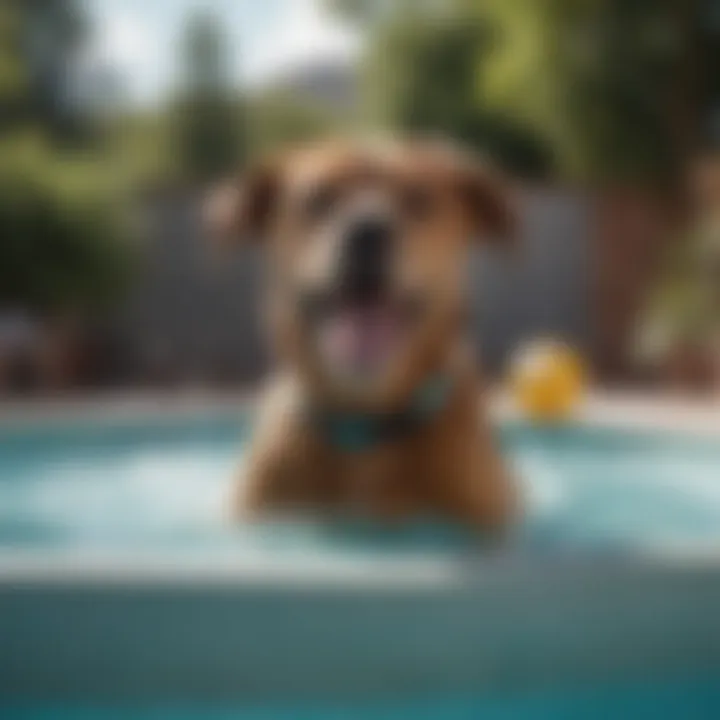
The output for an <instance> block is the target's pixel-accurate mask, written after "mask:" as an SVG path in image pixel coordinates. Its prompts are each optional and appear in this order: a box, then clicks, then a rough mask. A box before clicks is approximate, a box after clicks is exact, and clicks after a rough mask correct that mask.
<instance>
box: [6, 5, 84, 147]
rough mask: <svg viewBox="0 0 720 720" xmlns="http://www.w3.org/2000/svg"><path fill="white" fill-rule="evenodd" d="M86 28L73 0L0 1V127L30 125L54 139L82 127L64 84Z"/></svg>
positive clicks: (69, 84)
mask: <svg viewBox="0 0 720 720" xmlns="http://www.w3.org/2000/svg"><path fill="white" fill-rule="evenodd" d="M86 31H87V26H86V23H85V18H84V15H83V12H82V9H81V5H80V3H79V2H78V1H77V0H6V2H4V3H2V4H1V5H0V108H2V114H1V115H0V130H4V131H8V130H12V129H14V128H17V127H19V126H23V125H27V124H29V123H32V124H34V125H36V126H41V127H42V128H43V129H44V130H45V131H46V132H48V133H50V134H51V135H52V136H53V137H54V138H55V139H67V138H71V137H73V136H76V135H77V134H78V133H81V132H82V130H83V124H84V118H83V113H82V108H81V107H80V106H78V105H77V104H76V103H74V102H73V100H72V98H71V95H70V88H72V86H73V75H74V73H75V71H76V63H75V60H76V57H77V53H78V52H79V51H80V49H81V47H82V44H83V42H84V38H85V36H86Z"/></svg>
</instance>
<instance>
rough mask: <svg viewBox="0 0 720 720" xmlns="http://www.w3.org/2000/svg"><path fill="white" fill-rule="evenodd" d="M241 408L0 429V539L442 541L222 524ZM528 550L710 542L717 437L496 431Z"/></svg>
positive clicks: (390, 533) (719, 467)
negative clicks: (515, 482)
mask: <svg viewBox="0 0 720 720" xmlns="http://www.w3.org/2000/svg"><path fill="white" fill-rule="evenodd" d="M247 433H248V422H247V419H246V418H244V417H243V416H240V415H238V416H237V417H232V416H225V417H212V418H207V417H198V418H195V419H189V420H188V419H178V420H175V421H168V420H164V421H162V422H152V423H151V422H148V421H146V420H144V421H140V420H138V421H129V422H124V423H122V424H115V425H111V426H99V425H98V426H87V425H85V426H83V425H70V426H57V425H52V426H51V425H48V426H38V427H32V428H25V429H17V430H9V429H2V430H0V544H2V545H6V546H7V545H13V546H17V545H34V546H37V545H53V546H92V547H103V546H115V547H117V546H122V547H125V546H135V545H139V546H151V545H152V546H166V547H168V546H178V547H179V546H188V545H192V546H196V547H202V546H204V545H209V546H217V545H218V544H224V545H227V546H228V547H233V548H242V547H243V546H245V545H248V544H252V545H257V544H260V545H263V546H266V545H268V544H270V545H272V546H274V547H278V548H281V547H283V545H285V546H287V547H294V548H297V547H299V546H300V547H306V548H307V547H308V546H312V547H316V548H318V547H323V546H326V545H333V546H337V545H338V544H342V543H344V542H349V543H350V544H353V543H357V542H367V541H371V542H376V543H378V542H379V543H380V544H382V545H384V546H388V547H392V546H398V547H405V548H408V547H409V548H415V547H419V546H420V545H422V544H426V545H428V544H429V545H430V546H432V547H438V548H447V547H454V546H456V545H457V544H458V543H460V544H462V542H464V539H463V538H464V536H463V533H461V532H460V531H458V530H457V529H456V528H455V529H454V528H450V527H447V526H442V525H439V524H437V523H425V522H423V523H420V524H418V525H413V526H405V527H403V528H402V529H396V528H393V529H381V528H378V527H373V528H372V529H371V530H370V531H368V528H366V527H364V526H362V525H357V526H355V527H349V526H344V527H343V528H341V529H338V528H334V529H333V528H327V527H322V528H321V527H318V526H315V525H294V526H290V525H288V526H285V527H277V526H276V527H273V528H272V529H271V530H263V529H258V528H253V529H252V530H250V529H248V528H243V527H233V526H232V525H231V524H229V523H228V522H226V520H225V519H224V518H225V514H224V513H225V510H226V505H227V499H228V497H229V495H230V489H231V482H232V478H233V475H234V473H235V471H236V469H237V465H238V463H239V462H241V459H242V451H243V441H244V438H246V437H247ZM499 439H500V441H501V442H502V444H503V447H504V448H505V451H506V453H507V455H508V457H509V459H510V462H511V463H512V464H513V466H514V467H515V470H516V473H517V476H518V478H519V479H520V482H521V488H522V493H523V498H524V502H525V508H526V512H525V517H524V520H523V522H522V523H521V525H520V526H519V527H518V528H517V538H518V541H519V542H520V543H523V544H524V545H525V546H527V547H532V548H535V549H544V548H551V549H553V550H554V549H573V548H588V547H589V548H616V547H620V548H627V547H645V546H653V545H655V544H658V543H686V542H702V543H711V544H715V543H717V544H720V447H719V446H718V444H714V443H712V442H711V441H709V440H708V441H702V440H694V439H683V438H680V437H674V436H671V435H652V434H641V433H638V434H633V433H622V432H615V431H610V430H590V429H582V428H578V427H574V428H573V427H565V428H546V429H533V428H529V427H526V426H522V425H514V426H511V427H506V428H504V429H503V430H502V431H499Z"/></svg>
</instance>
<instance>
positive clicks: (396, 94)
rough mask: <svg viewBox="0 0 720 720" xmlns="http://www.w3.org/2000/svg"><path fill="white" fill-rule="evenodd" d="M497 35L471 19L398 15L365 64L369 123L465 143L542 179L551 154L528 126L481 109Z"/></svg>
mask: <svg viewBox="0 0 720 720" xmlns="http://www.w3.org/2000/svg"><path fill="white" fill-rule="evenodd" d="M491 31H492V27H491V26H490V25H489V24H488V23H487V22H486V21H485V20H484V19H483V18H481V17H478V16H476V15H475V14H468V13H464V12H461V13H451V12H446V13H442V14H437V13H434V14H433V13H429V12H416V13H414V14H412V15H411V16H408V15H407V14H403V15H402V16H400V15H398V16H397V17H396V18H395V19H394V20H393V21H391V22H388V23H386V24H385V25H384V26H383V27H382V28H381V29H380V30H379V32H378V33H377V35H376V36H375V38H374V42H373V44H372V47H371V50H370V54H369V58H368V64H367V86H368V101H369V105H370V108H371V115H372V116H373V118H374V119H375V120H376V121H379V122H380V123H381V124H382V125H384V126H388V127H390V128H394V129H400V130H405V131H410V132H414V133H431V134H432V133H438V134H442V135H448V136H451V137H455V138H458V139H460V140H461V141H463V142H465V143H467V144H469V145H471V146H474V147H476V148H478V149H480V150H483V151H485V152H486V153H487V154H489V155H491V156H493V157H495V158H496V159H498V160H499V161H500V162H501V163H503V164H505V165H506V166H509V167H510V168H512V169H513V170H515V171H517V172H519V173H522V174H527V175H533V176H535V175H542V174H544V173H545V172H547V170H548V169H549V166H550V165H551V157H550V153H549V151H548V149H547V147H545V146H544V145H543V144H542V143H541V142H540V141H539V139H538V137H537V136H536V134H535V133H534V132H533V130H532V125H531V124H530V123H522V122H517V121H515V120H513V119H512V116H511V115H510V114H509V113H506V112H500V111H498V110H497V109H496V108H494V107H492V106H491V105H489V104H487V103H484V102H482V101H481V92H480V90H481V88H479V87H478V82H479V77H480V76H479V73H478V67H479V66H480V65H481V64H482V62H483V59H484V58H485V56H486V55H487V54H488V53H489V52H490V51H491V49H492V46H493V42H494V38H493V36H492V32H491Z"/></svg>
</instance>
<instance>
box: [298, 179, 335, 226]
mask: <svg viewBox="0 0 720 720" xmlns="http://www.w3.org/2000/svg"><path fill="white" fill-rule="evenodd" d="M337 200H338V192H337V190H336V188H333V187H329V186H321V187H317V188H315V189H313V190H312V192H310V193H309V194H308V196H307V198H306V199H305V204H304V207H303V213H304V215H305V217H306V218H307V219H308V220H311V221H318V220H322V219H323V218H325V217H327V216H328V215H329V214H330V213H331V212H332V210H333V208H334V207H335V204H336V203H337Z"/></svg>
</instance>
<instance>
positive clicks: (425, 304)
mask: <svg viewBox="0 0 720 720" xmlns="http://www.w3.org/2000/svg"><path fill="white" fill-rule="evenodd" d="M206 210H207V212H206V216H207V220H208V224H209V227H210V230H211V232H212V234H213V235H214V236H215V237H216V238H221V239H224V240H237V241H240V240H241V239H244V240H246V241H257V242H262V243H264V244H265V245H266V247H267V252H268V255H269V258H270V263H269V265H270V277H269V279H268V283H267V286H268V287H267V291H268V295H267V303H266V307H267V310H268V324H269V328H270V331H271V332H270V336H271V338H272V341H273V345H274V349H275V351H276V354H277V357H278V360H279V369H278V371H277V373H276V375H275V377H274V378H273V380H272V381H271V384H270V387H269V388H268V390H267V391H266V393H265V394H264V398H263V401H262V404H261V408H260V412H259V419H258V425H257V428H256V431H255V436H254V438H253V441H252V444H251V447H250V450H249V456H248V458H247V461H246V463H245V465H244V468H243V475H244V477H243V478H242V479H239V480H238V484H237V490H238V492H237V497H236V500H235V510H236V511H237V513H238V514H244V513H251V514H256V513H270V514H272V513H277V512H284V511H291V512H305V511H307V512H312V513H321V514H333V513H336V514H343V513H359V514H362V515H367V516H369V517H371V518H378V519H402V518H411V517H415V516H435V517H445V518H448V519H454V520H459V521H463V522H467V523H469V524H471V525H473V526H476V527H478V528H481V529H489V528H498V527H502V526H504V525H506V524H507V522H508V521H509V519H510V518H511V517H512V515H513V513H514V510H515V507H516V502H515V493H514V488H513V484H512V482H511V479H510V476H509V473H508V471H507V470H506V467H505V464H504V462H503V459H502V457H501V456H500V454H499V452H498V450H497V448H496V446H495V443H494V441H493V439H492V437H491V434H490V429H489V427H488V423H487V420H486V416H485V403H484V399H483V396H482V392H481V381H480V377H479V373H478V371H477V369H476V367H475V363H474V360H473V358H472V355H471V353H470V352H469V351H468V348H467V341H466V338H465V337H464V317H465V315H466V310H467V307H466V304H467V300H466V297H465V292H466V289H467V288H466V285H467V283H466V274H467V270H466V264H467V259H468V251H469V248H470V244H471V243H472V242H476V241H478V242H497V243H502V242H507V241H508V238H509V236H510V235H511V233H512V230H513V226H514V217H513V210H512V202H511V200H510V197H509V193H508V191H507V190H506V188H505V186H504V185H503V183H502V182H501V180H500V179H499V178H498V177H497V176H496V175H494V174H493V173H492V172H491V171H490V170H489V169H488V168H487V167H486V166H484V165H483V164H481V163H479V162H477V161H475V160H474V159H471V158H470V156H469V155H467V154H465V153H463V152H461V151H459V150H458V149H454V148H451V147H449V146H447V145H445V144H441V143H437V142H434V141H427V140H418V141H404V142H400V141H384V142H363V141H356V140H353V141H348V140H343V141H326V142H322V143H318V144H315V145H312V146H308V147H304V148H300V149H297V150H295V151H291V152H287V153H285V154H283V155H281V156H279V157H276V158H274V159H271V160H269V161H268V162H266V163H265V164H263V165H261V166H259V167H257V168H255V169H251V170H250V171H249V172H248V173H246V174H245V176H244V177H243V178H241V179H240V180H238V181H237V182H232V181H231V182H228V183H227V184H225V185H224V186H223V187H221V188H219V189H218V190H216V191H215V192H214V193H213V194H212V195H211V196H210V198H209V201H208V205H207V208H206ZM434 378H442V379H443V381H444V383H445V384H446V386H447V388H448V390H447V396H446V397H445V399H444V400H443V402H442V404H441V405H440V406H439V407H438V409H437V411H436V412H433V413H432V415H431V416H430V417H428V418H427V421H426V422H423V423H419V424H418V426H417V427H415V428H413V429H412V431H409V432H407V433H404V434H401V435H398V436H393V437H391V438H388V439H387V440H386V441H381V442H378V443H376V444H372V445H371V446H369V447H367V448H365V449H361V450H359V451H355V452H350V451H348V450H347V449H346V448H343V447H338V446H337V445H336V444H335V443H333V442H332V441H330V440H329V439H328V438H327V437H326V436H325V435H324V434H323V433H322V432H321V431H320V429H319V427H317V426H316V425H315V424H313V423H312V422H309V421H308V412H307V411H308V408H311V409H314V410H319V411H321V412H325V413H328V414H330V415H331V416H332V413H344V414H345V415H347V414H351V415H353V414H354V415H357V416H361V417H378V416H381V415H384V414H392V413H399V412H402V411H403V410H404V409H405V408H407V407H409V406H410V405H411V404H412V402H413V399H414V398H415V397H416V395H417V394H418V392H420V391H421V390H422V388H423V387H424V386H426V385H427V383H429V382H431V381H432V380H433V379H434Z"/></svg>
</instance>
